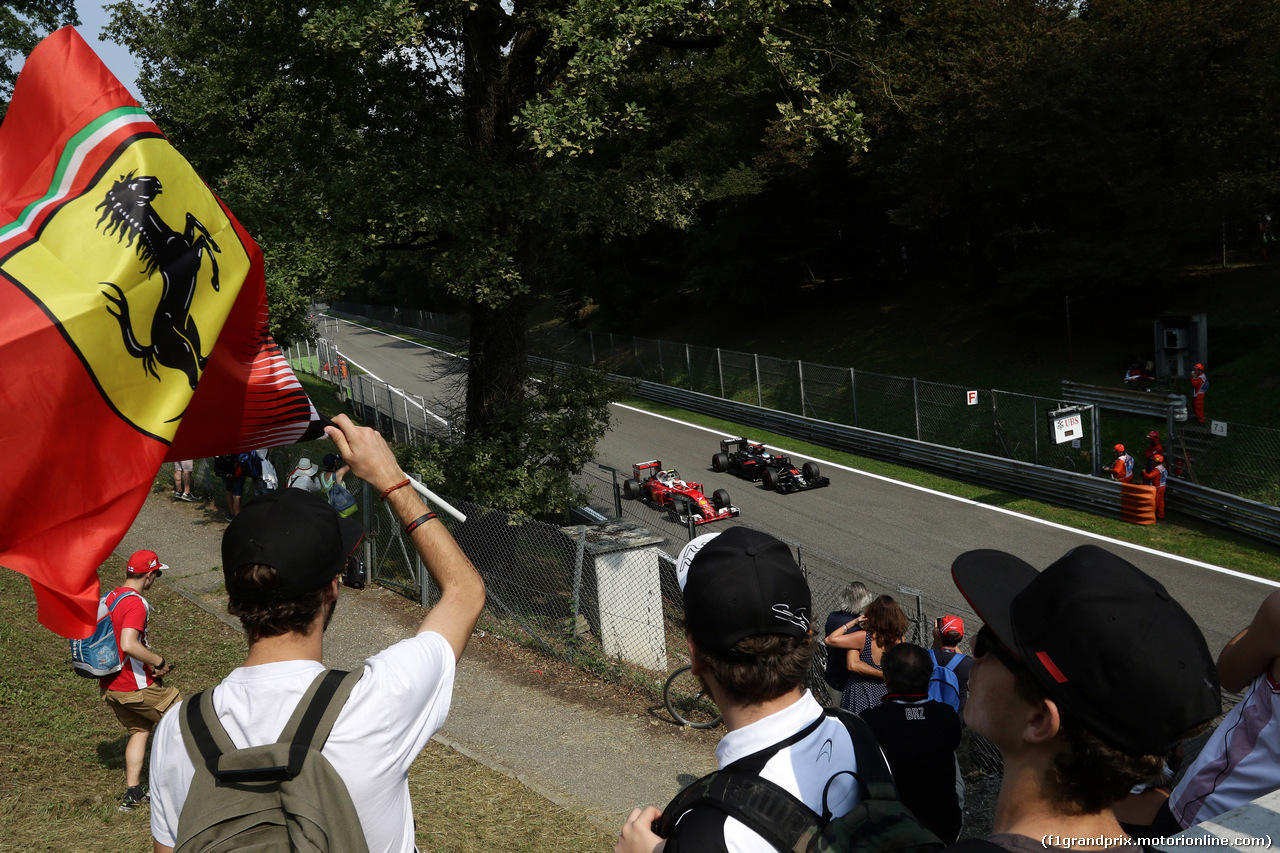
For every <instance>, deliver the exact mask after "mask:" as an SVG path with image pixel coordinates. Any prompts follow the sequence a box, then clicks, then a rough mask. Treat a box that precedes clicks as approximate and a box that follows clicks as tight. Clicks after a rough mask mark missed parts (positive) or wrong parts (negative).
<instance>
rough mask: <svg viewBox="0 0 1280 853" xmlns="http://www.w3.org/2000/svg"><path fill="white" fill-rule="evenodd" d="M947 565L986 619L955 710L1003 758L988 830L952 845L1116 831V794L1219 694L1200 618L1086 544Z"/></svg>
mask: <svg viewBox="0 0 1280 853" xmlns="http://www.w3.org/2000/svg"><path fill="white" fill-rule="evenodd" d="M951 575H952V578H953V579H954V580H955V584H956V586H957V587H959V589H960V591H961V592H962V593H963V594H964V597H965V598H966V599H968V601H969V604H970V605H972V607H973V609H974V611H975V612H976V613H977V614H978V616H979V618H981V619H982V620H983V622H985V623H986V624H985V625H984V627H983V628H982V630H981V631H979V632H978V636H977V638H976V639H975V641H974V647H973V650H974V664H973V671H972V672H971V673H970V675H969V700H968V702H967V703H966V705H965V710H964V718H965V723H966V724H968V725H969V726H970V727H971V728H972V729H973V730H974V731H975V732H977V733H978V734H980V735H982V736H983V737H985V738H987V739H988V740H990V741H991V742H992V743H994V744H995V745H996V746H997V747H998V748H999V749H1000V754H1001V756H1002V757H1003V759H1004V779H1003V781H1002V784H1001V787H1000V798H999V800H998V801H997V803H996V812H995V818H994V821H993V830H994V834H993V835H991V836H989V838H988V839H987V841H986V842H972V841H970V842H960V845H958V846H965V845H968V848H969V849H971V850H974V851H975V853H976V848H977V847H978V846H983V847H990V846H991V844H994V845H998V846H999V847H1002V848H1004V849H1005V850H1009V851H1017V852H1018V853H1029V851H1032V850H1036V851H1040V853H1043V851H1044V850H1045V849H1053V848H1055V847H1056V848H1066V847H1080V848H1084V847H1092V848H1097V847H1103V846H1107V845H1108V844H1116V843H1118V840H1119V839H1124V838H1125V836H1126V832H1125V831H1124V829H1122V828H1121V826H1120V823H1119V822H1118V821H1117V820H1116V817H1115V814H1114V813H1113V811H1112V807H1113V805H1114V804H1115V803H1116V802H1118V801H1119V800H1121V799H1123V798H1124V797H1125V795H1126V794H1127V793H1128V792H1129V790H1130V789H1131V788H1133V786H1134V785H1136V784H1139V783H1141V782H1146V781H1148V780H1150V779H1152V778H1154V777H1156V776H1157V775H1158V774H1159V772H1160V769H1161V762H1162V761H1163V759H1164V756H1165V755H1167V754H1168V753H1169V751H1170V750H1171V749H1172V748H1173V747H1174V746H1175V745H1176V744H1177V743H1178V742H1179V741H1180V740H1181V739H1182V738H1184V737H1187V736H1189V735H1191V734H1194V733H1195V731H1197V730H1198V729H1200V728H1201V727H1202V726H1203V725H1205V724H1206V723H1208V722H1209V721H1210V720H1212V719H1213V718H1214V717H1215V716H1216V715H1217V714H1218V712H1219V710H1220V708H1221V698H1222V694H1221V690H1220V689H1219V686H1218V674H1217V671H1216V670H1215V668H1214V665H1213V658H1211V657H1210V656H1209V649H1208V646H1207V645H1206V644H1205V641H1204V636H1203V635H1202V634H1201V633H1200V629H1199V628H1198V627H1196V624H1195V622H1193V621H1192V619H1191V617H1190V616H1189V615H1188V614H1187V612H1186V611H1185V610H1183V609H1182V607H1181V605H1179V604H1178V602H1176V601H1174V600H1173V598H1172V597H1171V596H1170V595H1169V593H1168V592H1167V591H1166V590H1165V588H1164V587H1163V586H1161V585H1160V584H1159V583H1158V582H1156V581H1155V580H1153V579H1152V578H1151V577H1149V576H1148V575H1146V574H1145V573H1143V572H1142V571H1141V570H1140V569H1138V568H1137V567H1135V566H1133V565H1131V564H1130V563H1128V562H1126V561H1125V560H1122V559H1121V558H1119V557H1117V556H1115V555H1114V554H1111V553H1110V552H1108V551H1104V550H1103V549H1101V548H1098V547H1096V546H1094V545H1082V546H1080V547H1078V548H1075V549H1073V550H1072V551H1069V552H1068V553H1067V554H1066V555H1065V556H1063V557H1062V558H1060V559H1059V560H1057V561H1056V562H1054V563H1053V564H1052V565H1050V566H1049V567H1048V568H1047V569H1045V570H1044V571H1043V572H1037V571H1036V570H1035V569H1034V568H1032V567H1031V566H1030V565H1029V564H1027V563H1025V562H1023V561H1022V560H1020V559H1018V558H1017V557H1014V556H1012V555H1011V554H1005V553H1002V552H1000V551H987V550H982V551H969V552H967V553H965V554H961V555H960V556H959V557H958V558H957V559H956V561H955V563H953V564H952V567H951ZM1100 839H1112V841H1110V842H1105V841H1101V840H1100Z"/></svg>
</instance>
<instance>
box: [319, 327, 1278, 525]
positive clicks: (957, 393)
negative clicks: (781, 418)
mask: <svg viewBox="0 0 1280 853" xmlns="http://www.w3.org/2000/svg"><path fill="white" fill-rule="evenodd" d="M333 309H334V310H335V311H338V312H342V313H347V314H352V315H355V316H360V317H367V318H369V319H372V320H375V321H378V322H379V323H387V324H395V325H397V326H401V327H404V328H406V329H413V330H414V331H415V332H417V333H419V334H422V335H424V336H426V337H431V338H434V339H436V340H439V341H441V342H442V343H446V344H451V345H458V344H463V343H464V342H465V339H466V337H467V334H468V331H467V320H466V317H465V316H462V315H446V314H435V313H431V312H425V311H409V310H399V311H397V310H396V309H393V308H390V307H386V306H377V305H359V304H348V303H335V304H334V305H333ZM528 351H529V354H530V355H533V356H536V357H541V358H546V359H552V360H555V361H559V362H567V363H571V364H579V365H588V366H593V367H597V368H601V369H604V370H606V371H608V372H610V373H614V374H618V375H620V376H629V377H634V378H639V379H642V380H647V381H650V382H654V383H659V384H662V385H668V386H671V387H673V388H680V389H685V390H689V391H695V392H697V393H700V394H707V395H712V396H716V397H721V398H723V399H726V400H732V401H735V402H739V403H749V404H751V405H754V406H760V407H763V408H768V409H772V410H775V411H778V412H785V413H790V414H796V415H800V416H802V417H809V418H815V419H819V420H825V421H830V422H832V423H837V424H843V425H847V426H853V427H859V428H862V429H867V430H873V431H875V432H880V433H885V434H888V435H894V436H900V437H903V438H910V439H915V440H917V441H924V442H929V443H931V444H938V445H942V446H944V447H952V448H956V449H959V450H968V451H973V452H977V453H985V454H989V455H992V456H999V457H1003V458H1005V459H1011V460H1015V461H1019V462H1027V463H1030V464H1033V465H1043V466H1047V467H1052V468H1061V469H1065V470H1068V471H1075V472H1078V473H1097V471H1098V470H1099V466H1102V467H1105V465H1106V464H1107V463H1108V462H1109V461H1110V459H1109V458H1103V459H1098V458H1096V457H1094V456H1093V455H1092V453H1091V452H1090V450H1089V449H1088V448H1077V447H1072V446H1070V445H1066V444H1063V445H1059V444H1056V443H1055V442H1054V438H1053V436H1052V434H1051V433H1050V427H1049V424H1048V421H1047V419H1046V417H1045V412H1046V410H1048V409H1050V408H1053V407H1055V406H1057V405H1059V404H1060V403H1061V402H1063V400H1062V399H1061V398H1060V397H1056V396H1038V395H1033V394H1021V393H1016V392H1011V391H1000V390H995V389H981V388H978V389H975V388H966V387H964V386H960V385H951V384H947V383H942V382H929V381H925V380H920V379H915V378H910V377H903V376H893V375H888V374H882V373H873V372H870V371H865V370H857V369H856V368H851V367H833V366H830V365H824V364H815V363H812V362H806V361H800V360H792V359H780V358H774V357H771V356H764V355H758V354H753V353H741V352H735V351H732V350H726V349H718V348H713V347H701V346H694V345H692V344H682V343H673V342H670V341H663V340H659V339H652V338H641V337H636V336H632V335H620V334H613V333H597V332H593V331H590V330H576V329H565V328H559V327H556V328H545V329H534V330H530V331H529V333H528ZM1067 402H1070V401H1067ZM1153 428H1154V429H1163V430H1166V431H1167V430H1168V424H1167V423H1166V422H1165V419H1163V418H1160V419H1153V420H1152V421H1151V422H1149V423H1147V422H1137V423H1133V422H1130V421H1129V420H1125V419H1117V420H1116V421H1115V424H1114V426H1112V425H1111V422H1110V419H1109V420H1108V423H1107V424H1104V425H1103V426H1102V429H1101V446H1102V447H1104V448H1109V447H1111V446H1112V445H1113V444H1116V443H1121V444H1125V445H1129V446H1131V447H1132V446H1138V447H1141V446H1142V445H1143V444H1144V440H1142V439H1141V436H1144V435H1145V434H1146V432H1147V430H1149V429H1153ZM1178 430H1179V432H1178V434H1177V435H1175V436H1168V435H1166V438H1167V439H1168V444H1169V445H1170V448H1169V449H1170V450H1171V451H1174V450H1175V449H1176V452H1177V453H1178V455H1179V456H1181V457H1182V458H1185V459H1188V460H1189V461H1190V464H1189V465H1188V469H1189V474H1188V476H1189V478H1191V479H1192V480H1193V482H1195V483H1198V484H1199V485H1202V486H1205V487H1208V488H1211V489H1214V490H1217V491H1223V492H1229V493H1231V494H1234V495H1237V496H1240V497H1243V498H1246V499H1248V500H1251V501H1255V502H1258V503H1263V504H1268V505H1271V506H1278V505H1280V430H1277V429H1273V428H1270V427H1260V426H1251V425H1248V424H1237V423H1229V422H1226V421H1217V422H1214V424H1213V426H1212V429H1210V428H1209V427H1208V426H1206V427H1204V428H1198V425H1195V424H1183V425H1181V426H1179V427H1178ZM1199 433H1203V434H1204V436H1205V437H1202V436H1201V435H1199ZM1104 455H1105V454H1104Z"/></svg>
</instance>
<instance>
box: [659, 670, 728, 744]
mask: <svg viewBox="0 0 1280 853" xmlns="http://www.w3.org/2000/svg"><path fill="white" fill-rule="evenodd" d="M662 701H663V704H665V705H666V706H667V711H668V712H670V714H671V716H672V717H673V718H675V720H676V722H678V723H680V724H681V725H685V726H691V727H692V728H695V729H710V728H714V727H715V726H718V725H720V711H719V710H718V709H717V708H716V703H714V702H712V701H711V697H710V696H708V695H707V692H706V690H704V689H703V687H702V682H701V681H699V680H698V678H697V676H695V675H694V674H693V667H691V666H687V665H686V666H682V667H680V668H679V669H677V670H675V671H674V672H672V673H671V675H670V676H668V677H667V683H666V684H665V685H664V686H663V688H662Z"/></svg>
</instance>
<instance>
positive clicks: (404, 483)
mask: <svg viewBox="0 0 1280 853" xmlns="http://www.w3.org/2000/svg"><path fill="white" fill-rule="evenodd" d="M407 485H409V478H408V477H405V478H404V479H403V480H401V481H400V482H398V483H396V484H395V485H394V486H391V487H389V488H387V489H384V490H383V492H382V494H381V495H379V496H378V500H380V501H385V500H386V499H387V495H389V494H391V493H392V492H394V491H395V490H396V489H403V488H404V487H405V486H407Z"/></svg>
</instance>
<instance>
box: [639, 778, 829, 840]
mask: <svg viewBox="0 0 1280 853" xmlns="http://www.w3.org/2000/svg"><path fill="white" fill-rule="evenodd" d="M702 806H706V807H710V808H713V809H716V810H717V811H720V812H723V813H724V814H726V815H728V816H729V817H732V818H734V819H736V820H739V821H741V822H742V823H743V824H745V825H746V826H747V828H748V829H750V830H751V831H753V832H755V833H756V834H757V835H759V836H760V837H761V838H763V839H764V840H765V841H768V842H769V843H770V844H771V845H773V847H774V848H776V849H777V850H779V851H781V853H791V851H797V853H799V851H804V850H805V849H806V848H807V847H808V844H809V839H811V838H813V837H815V836H816V835H817V834H818V832H819V831H820V830H821V827H820V826H819V824H818V815H817V813H816V812H814V811H813V809H811V808H809V807H808V806H806V805H805V804H804V803H803V802H801V801H800V800H799V799H797V798H796V797H795V795H793V794H792V793H791V792H790V791H787V790H786V789H785V788H782V787H779V786H778V785H776V784H774V783H773V782H770V781H769V780H768V779H765V778H763V777H761V776H757V775H755V774H753V773H744V772H741V771H736V770H717V771H715V772H714V773H708V774H707V775H706V776H703V777H702V778H701V779H699V780H698V781H697V782H694V783H693V784H692V785H690V786H689V787H687V788H685V789H684V790H683V791H681V792H680V793H679V794H677V795H676V797H675V799H674V800H672V801H671V802H670V804H668V805H667V807H666V809H665V810H663V812H662V817H661V818H659V819H658V820H657V821H655V822H654V823H655V824H656V826H655V827H654V830H655V831H656V832H657V833H658V835H660V836H662V837H663V838H668V837H670V835H671V833H672V831H673V830H674V829H675V825H676V820H677V819H678V818H680V817H682V816H683V815H684V814H685V813H686V812H688V811H690V810H692V809H695V808H698V807H702Z"/></svg>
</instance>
